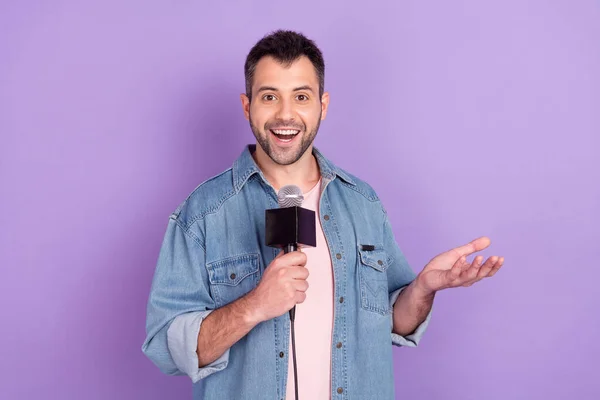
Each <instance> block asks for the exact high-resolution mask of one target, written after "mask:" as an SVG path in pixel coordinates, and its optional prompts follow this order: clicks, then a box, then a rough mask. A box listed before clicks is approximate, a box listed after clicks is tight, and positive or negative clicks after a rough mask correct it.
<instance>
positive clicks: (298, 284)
mask: <svg viewBox="0 0 600 400" xmlns="http://www.w3.org/2000/svg"><path fill="white" fill-rule="evenodd" d="M294 288H295V289H296V290H297V291H299V292H306V291H307V290H308V282H307V281H305V280H300V279H296V281H295V282H294Z"/></svg>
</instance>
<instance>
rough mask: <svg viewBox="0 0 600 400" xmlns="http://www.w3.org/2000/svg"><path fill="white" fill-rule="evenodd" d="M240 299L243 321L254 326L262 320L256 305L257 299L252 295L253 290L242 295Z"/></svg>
mask: <svg viewBox="0 0 600 400" xmlns="http://www.w3.org/2000/svg"><path fill="white" fill-rule="evenodd" d="M241 300H242V301H241V303H242V313H243V316H244V321H245V323H246V324H247V325H248V326H250V327H251V328H253V327H254V326H256V325H258V324H260V323H261V322H263V321H264V318H263V316H262V313H261V312H260V310H259V308H258V307H257V301H256V298H255V296H254V291H252V292H250V293H248V294H247V295H246V296H244V297H242V298H241Z"/></svg>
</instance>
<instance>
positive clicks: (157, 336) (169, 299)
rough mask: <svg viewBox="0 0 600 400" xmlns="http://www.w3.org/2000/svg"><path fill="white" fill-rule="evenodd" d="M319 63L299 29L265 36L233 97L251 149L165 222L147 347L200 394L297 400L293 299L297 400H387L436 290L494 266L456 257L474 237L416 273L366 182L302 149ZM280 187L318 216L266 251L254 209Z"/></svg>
mask: <svg viewBox="0 0 600 400" xmlns="http://www.w3.org/2000/svg"><path fill="white" fill-rule="evenodd" d="M324 72H325V66H324V62H323V57H322V54H321V52H320V50H319V49H318V48H317V47H316V46H315V44H314V43H313V42H312V41H310V40H308V39H307V38H305V37H304V36H302V35H301V34H298V33H295V32H290V31H277V32H275V33H273V34H271V35H269V36H266V37H264V38H263V39H262V40H260V41H259V42H258V43H257V44H256V45H255V46H254V47H253V48H252V50H251V51H250V53H249V54H248V57H247V60H246V64H245V75H246V93H245V94H242V95H241V101H242V106H243V110H244V114H245V117H246V119H247V120H248V121H249V122H250V127H251V129H252V132H253V133H254V136H255V137H256V142H257V145H250V146H247V147H246V148H245V149H244V151H243V152H242V154H241V156H240V157H239V158H238V159H237V160H236V161H235V162H234V164H233V166H232V168H230V169H228V170H227V171H225V172H223V173H222V174H220V175H218V176H216V177H214V178H211V179H209V180H208V181H206V182H204V183H202V184H201V185H200V186H198V187H197V188H196V190H194V191H193V193H192V194H191V195H190V196H189V197H188V198H187V199H186V200H185V201H184V202H183V204H181V205H180V206H179V207H178V208H177V210H176V211H175V212H174V213H173V214H172V215H171V217H170V219H169V224H168V227H167V232H166V235H165V238H164V242H163V245H162V248H161V252H160V256H159V260H158V263H157V267H156V272H155V276H154V281H153V284H152V289H151V293H150V299H149V304H148V315H147V337H146V340H145V342H144V344H143V351H144V353H145V354H146V355H147V356H148V357H149V358H150V359H151V360H152V361H153V362H154V363H155V364H156V365H157V366H158V367H159V368H160V369H161V370H162V371H163V372H165V373H167V374H173V375H179V374H186V375H188V376H190V377H191V379H192V381H193V382H194V383H195V385H194V388H195V391H194V392H195V397H196V398H198V399H201V398H202V399H205V400H212V399H236V400H239V399H252V400H259V399H283V398H287V399H294V376H293V368H291V366H292V359H291V353H290V350H291V345H290V318H289V314H288V310H290V309H291V308H292V307H293V306H295V305H296V304H297V305H298V306H297V311H296V322H295V327H296V345H297V349H296V351H297V367H298V386H299V387H298V389H299V397H300V398H301V399H303V400H309V399H310V400H313V399H330V398H331V399H357V400H368V399H374V400H375V399H376V400H383V399H393V398H394V374H393V361H392V345H397V346H412V347H414V346H417V344H418V343H419V340H420V338H421V336H422V335H423V332H424V330H425V328H426V326H427V323H428V321H429V318H430V315H431V308H432V303H433V298H434V296H435V293H436V292H437V291H438V290H441V289H445V288H450V287H457V286H469V285H471V284H473V283H474V282H476V281H478V280H480V279H482V278H484V277H488V276H492V275H493V274H494V273H495V272H496V271H498V269H499V268H500V267H501V265H502V263H503V258H502V257H495V256H494V257H490V258H488V260H487V261H486V262H485V263H483V264H482V261H483V260H482V257H481V256H477V257H475V259H474V261H473V263H472V264H468V263H467V262H466V259H465V257H466V256H467V255H469V254H472V253H474V252H476V251H480V250H482V249H484V248H486V247H487V246H489V243H490V241H489V239H488V238H485V237H483V238H479V239H476V240H474V241H473V242H471V243H469V244H466V245H464V246H461V247H457V248H455V249H452V250H450V251H447V252H445V253H442V254H440V255H438V256H436V257H435V258H433V259H432V260H431V261H430V262H429V264H427V266H425V267H424V269H423V270H422V271H421V272H420V273H419V274H418V275H417V276H415V273H414V272H413V270H412V269H411V268H410V267H409V265H408V264H407V262H406V259H405V258H404V256H403V254H402V252H401V250H400V249H399V247H398V245H397V244H396V241H395V239H394V235H393V233H392V228H391V226H390V221H389V220H388V218H387V215H386V212H385V209H384V207H383V206H382V204H381V202H380V200H379V199H378V197H377V194H376V193H375V192H374V190H373V189H372V188H371V187H370V186H369V185H368V184H367V183H365V182H363V181H361V180H360V179H358V178H356V177H355V176H353V175H351V174H349V173H347V172H345V171H344V170H342V169H340V168H339V167H337V166H335V165H333V164H332V163H331V162H330V161H328V160H327V159H326V158H325V156H323V154H321V153H320V152H319V151H318V150H317V149H316V148H314V147H313V140H314V138H315V136H316V134H317V131H318V129H319V124H320V122H321V120H323V119H325V117H326V115H327V108H328V105H329V95H328V93H326V92H325V91H324ZM285 185H296V186H298V187H299V188H300V189H301V190H302V191H303V193H304V203H303V207H304V208H308V209H312V210H314V211H315V212H316V227H317V245H316V247H310V248H303V249H301V251H295V252H291V253H288V254H282V253H281V252H278V251H276V250H275V249H273V248H271V247H267V246H266V244H265V210H267V209H272V208H277V207H278V203H277V192H278V191H279V189H280V188H281V187H282V186H285ZM309 287H310V289H309ZM200 380H202V381H203V384H200V383H199V381H200Z"/></svg>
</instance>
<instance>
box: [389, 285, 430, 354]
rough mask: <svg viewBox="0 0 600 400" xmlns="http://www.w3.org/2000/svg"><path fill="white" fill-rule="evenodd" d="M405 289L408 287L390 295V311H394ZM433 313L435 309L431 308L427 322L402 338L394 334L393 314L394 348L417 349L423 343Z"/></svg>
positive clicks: (392, 319)
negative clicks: (422, 339)
mask: <svg viewBox="0 0 600 400" xmlns="http://www.w3.org/2000/svg"><path fill="white" fill-rule="evenodd" d="M405 288H406V286H404V287H401V288H400V289H397V290H395V291H393V292H392V293H391V294H390V310H393V309H394V304H396V300H397V299H398V296H400V293H401V292H402V291H403V290H404V289H405ZM432 312H433V307H432V308H431V310H429V313H428V314H427V317H426V318H425V320H423V322H421V323H420V324H419V326H417V328H416V329H415V330H414V332H412V333H411V334H409V335H406V336H402V335H399V334H397V333H394V331H393V330H394V313H393V312H392V315H391V316H390V324H391V330H392V344H393V345H394V346H398V347H402V346H406V347H417V346H418V345H419V342H420V341H421V338H422V337H423V334H424V333H425V330H426V329H427V325H429V320H430V319H431V313H432Z"/></svg>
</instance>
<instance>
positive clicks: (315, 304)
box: [286, 180, 333, 400]
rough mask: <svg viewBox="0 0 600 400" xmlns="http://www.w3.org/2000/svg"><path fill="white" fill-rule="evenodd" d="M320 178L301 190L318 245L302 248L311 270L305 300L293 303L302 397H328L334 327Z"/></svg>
mask: <svg viewBox="0 0 600 400" xmlns="http://www.w3.org/2000/svg"><path fill="white" fill-rule="evenodd" d="M321 184H322V181H321V180H319V182H318V183H317V184H316V185H315V186H314V187H313V188H312V189H311V190H310V191H309V192H307V193H305V194H304V202H303V203H302V207H303V208H307V209H309V210H313V211H315V214H316V217H315V219H316V221H315V224H316V229H317V246H316V247H305V248H302V252H304V253H305V254H306V258H307V262H306V268H308V270H309V271H310V275H309V277H308V284H309V288H308V290H307V291H306V300H305V301H304V303H301V304H298V305H296V320H295V322H294V328H295V330H296V357H297V360H296V365H297V368H298V396H299V398H301V399H315V400H316V399H318V400H321V399H330V398H331V346H332V344H331V335H332V330H333V266H332V263H331V258H330V255H329V248H328V247H327V241H326V239H325V235H324V234H323V228H322V227H321V223H320V217H319V200H320V197H321ZM288 354H289V357H288V359H289V363H288V379H287V390H286V399H287V400H294V398H295V397H294V395H295V394H294V365H293V360H292V339H291V335H290V347H289V352H288Z"/></svg>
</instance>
